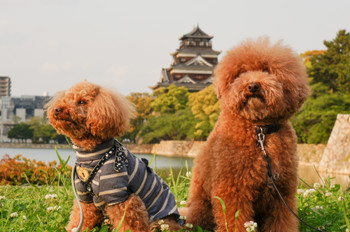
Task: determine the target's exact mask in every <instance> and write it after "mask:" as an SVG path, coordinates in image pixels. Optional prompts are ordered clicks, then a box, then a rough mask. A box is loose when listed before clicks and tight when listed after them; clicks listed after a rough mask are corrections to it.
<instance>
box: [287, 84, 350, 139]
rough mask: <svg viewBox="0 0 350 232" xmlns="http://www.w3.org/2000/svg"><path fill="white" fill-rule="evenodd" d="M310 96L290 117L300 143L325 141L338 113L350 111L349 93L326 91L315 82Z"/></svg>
mask: <svg viewBox="0 0 350 232" xmlns="http://www.w3.org/2000/svg"><path fill="white" fill-rule="evenodd" d="M311 88H312V92H313V94H312V96H310V97H309V99H307V101H306V102H305V103H304V105H303V108H302V110H301V111H300V112H299V113H297V114H296V115H295V116H294V117H293V118H292V120H291V121H292V124H293V127H294V129H295V131H296V133H297V136H298V142H300V143H327V141H328V138H329V135H330V133H331V132H332V128H333V126H334V123H335V120H336V117H337V115H338V114H341V113H343V114H349V113H350V95H345V94H341V93H333V94H330V93H327V92H325V91H326V90H325V89H326V87H325V86H324V85H323V84H321V83H317V84H315V85H312V86H311Z"/></svg>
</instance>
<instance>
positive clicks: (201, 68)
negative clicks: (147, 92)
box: [150, 25, 221, 92]
mask: <svg viewBox="0 0 350 232" xmlns="http://www.w3.org/2000/svg"><path fill="white" fill-rule="evenodd" d="M212 38H213V36H210V35H208V34H206V33H205V32H204V31H202V30H201V29H200V28H199V26H198V25H197V26H196V27H195V28H194V29H193V30H192V31H191V32H189V33H187V34H185V35H183V36H181V37H180V38H179V40H181V42H180V47H179V48H178V49H176V51H175V52H174V53H172V54H171V56H172V63H171V66H170V67H169V68H163V69H162V71H161V76H160V81H159V82H158V83H157V84H156V85H154V86H152V87H150V88H151V89H153V90H156V89H158V88H160V87H165V88H166V87H168V86H169V85H171V84H175V85H176V86H184V87H186V88H187V89H188V90H189V91H190V92H197V91H200V90H202V89H204V88H205V87H207V86H208V85H210V84H212V83H213V70H214V68H215V66H216V65H217V63H218V55H219V54H220V53H221V51H216V50H213V48H212V41H211V39H212Z"/></svg>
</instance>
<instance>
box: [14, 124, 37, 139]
mask: <svg viewBox="0 0 350 232" xmlns="http://www.w3.org/2000/svg"><path fill="white" fill-rule="evenodd" d="M33 134H34V130H33V129H32V128H31V127H30V125H28V124H26V123H24V122H22V123H19V124H16V125H15V126H14V127H13V128H12V129H11V130H10V131H9V132H8V135H7V136H8V137H9V138H10V139H19V140H27V139H31V138H32V137H33Z"/></svg>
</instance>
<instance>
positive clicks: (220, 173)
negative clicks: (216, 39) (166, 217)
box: [186, 38, 309, 232]
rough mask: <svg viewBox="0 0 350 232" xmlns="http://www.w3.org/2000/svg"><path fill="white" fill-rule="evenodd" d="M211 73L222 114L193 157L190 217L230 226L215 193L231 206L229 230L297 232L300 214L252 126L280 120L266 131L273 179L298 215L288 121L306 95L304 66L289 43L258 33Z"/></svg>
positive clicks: (293, 150) (291, 132)
mask: <svg viewBox="0 0 350 232" xmlns="http://www.w3.org/2000/svg"><path fill="white" fill-rule="evenodd" d="M214 74H215V80H214V88H215V91H216V93H217V96H218V98H219V100H220V103H221V114H220V117H219V119H218V121H217V123H216V125H215V127H214V130H213V131H212V133H211V134H210V136H209V137H208V140H207V142H206V144H205V146H204V148H203V149H202V151H201V153H200V154H199V155H198V157H196V159H195V165H194V167H193V179H192V182H191V187H190V197H189V201H188V205H187V207H188V208H187V213H186V214H187V221H188V222H189V223H192V224H195V225H200V226H201V227H202V228H204V229H208V230H214V229H216V231H220V232H222V231H226V226H225V217H224V215H223V210H222V206H221V204H220V202H219V200H218V199H216V198H214V197H215V196H217V197H220V198H221V199H222V200H223V201H224V202H225V205H226V220H227V224H228V225H227V226H228V231H235V224H236V226H237V231H240V232H243V231H246V229H245V228H244V223H245V222H248V221H255V222H257V224H258V228H259V231H262V232H281V231H284V232H295V231H298V221H297V219H296V218H295V217H294V216H293V215H292V214H291V213H290V212H289V211H288V210H287V208H286V207H285V206H284V205H283V203H282V201H281V200H280V199H279V197H278V196H277V193H276V191H275V190H274V189H273V187H272V184H271V181H270V180H269V177H268V175H267V168H266V162H265V160H264V158H263V152H262V150H261V148H260V147H258V146H257V135H256V131H255V128H256V126H265V125H271V124H279V125H280V129H279V130H278V131H277V132H275V133H272V134H268V135H266V139H265V142H264V146H265V149H266V151H267V153H268V155H269V156H270V160H271V167H272V172H273V174H274V176H275V177H277V178H276V180H275V181H276V184H277V186H278V188H279V190H280V191H281V193H282V195H283V196H284V198H285V200H286V201H287V203H288V204H289V206H290V207H291V208H292V209H293V210H294V212H296V211H297V203H296V196H295V195H296V190H297V167H298V158H297V155H296V141H297V138H296V135H295V132H294V130H293V128H292V126H291V124H290V123H289V122H288V120H289V119H290V117H291V116H292V115H293V114H294V113H295V112H296V111H297V110H298V109H299V108H300V107H301V105H302V104H303V102H304V101H305V100H306V98H307V97H308V95H309V88H308V78H307V75H306V72H305V68H304V65H303V64H302V62H301V60H300V59H299V57H298V55H297V54H296V53H294V52H293V51H292V50H291V49H290V48H289V47H288V46H285V45H283V44H282V43H281V42H278V43H276V44H271V43H270V41H269V39H268V38H260V39H258V40H248V41H245V42H242V43H241V44H240V45H238V46H237V47H234V48H233V49H232V50H230V51H229V52H227V54H226V55H225V57H224V58H223V60H222V61H221V62H220V63H219V65H218V66H217V68H216V69H215V72H214ZM236 211H239V216H238V218H237V220H235V213H236Z"/></svg>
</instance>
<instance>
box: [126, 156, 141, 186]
mask: <svg viewBox="0 0 350 232" xmlns="http://www.w3.org/2000/svg"><path fill="white" fill-rule="evenodd" d="M139 163H140V161H139V159H136V164H135V168H134V171H133V172H132V174H131V176H130V178H129V183H130V182H131V181H132V180H133V179H134V177H135V175H136V172H137V170H138V169H139Z"/></svg>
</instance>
